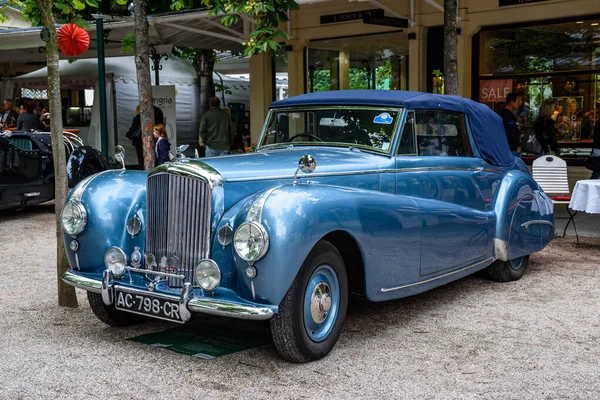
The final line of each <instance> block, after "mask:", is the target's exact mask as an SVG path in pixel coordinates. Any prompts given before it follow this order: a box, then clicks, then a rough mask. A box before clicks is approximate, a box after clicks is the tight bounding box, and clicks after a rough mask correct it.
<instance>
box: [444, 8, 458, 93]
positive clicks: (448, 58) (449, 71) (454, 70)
mask: <svg viewBox="0 0 600 400" xmlns="http://www.w3.org/2000/svg"><path fill="white" fill-rule="evenodd" d="M456 3H457V0H444V93H445V94H455V95H457V94H458V63H457V61H456V60H457V58H458V57H457V54H456V53H457V51H456V48H457V47H458V37H457V35H456V17H457V16H458V10H457V4H456Z"/></svg>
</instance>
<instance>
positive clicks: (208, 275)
mask: <svg viewBox="0 0 600 400" xmlns="http://www.w3.org/2000/svg"><path fill="white" fill-rule="evenodd" d="M196 283H197V284H198V285H199V286H200V287H201V288H202V289H204V290H208V291H209V292H210V291H213V290H215V289H216V288H217V286H219V283H221V270H220V269H219V267H218V266H217V263H215V262H214V261H213V260H202V261H200V262H199V263H198V265H197V266H196Z"/></svg>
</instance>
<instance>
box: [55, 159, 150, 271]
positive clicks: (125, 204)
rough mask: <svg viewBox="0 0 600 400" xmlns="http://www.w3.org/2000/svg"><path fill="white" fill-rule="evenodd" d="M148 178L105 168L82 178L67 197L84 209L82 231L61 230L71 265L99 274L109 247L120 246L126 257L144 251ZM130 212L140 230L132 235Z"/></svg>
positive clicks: (144, 173) (132, 172)
mask: <svg viewBox="0 0 600 400" xmlns="http://www.w3.org/2000/svg"><path fill="white" fill-rule="evenodd" d="M147 177H148V173H147V172H146V171H123V170H108V171H104V172H101V173H99V174H96V175H93V176H91V177H88V178H86V179H84V180H83V181H82V182H81V183H80V184H79V185H77V186H76V187H75V188H74V189H73V190H72V191H71V194H70V196H69V199H75V200H79V201H80V202H81V203H82V204H83V206H84V207H85V209H86V212H87V225H86V228H85V230H84V231H83V232H82V233H80V234H79V235H77V237H72V236H71V235H69V234H67V233H63V235H64V240H65V244H66V249H67V257H68V258H69V263H70V264H71V268H73V269H75V270H80V271H85V272H90V273H100V274H101V273H102V271H104V269H105V267H104V252H105V251H106V249H108V248H109V247H110V246H119V247H121V248H122V249H123V250H124V251H125V254H127V255H128V256H129V254H131V252H132V251H133V250H134V247H135V246H139V247H140V249H141V251H142V254H143V251H144V238H145V237H146V229H145V227H146V221H145V218H146V179H147ZM133 215H137V216H138V217H139V218H140V219H141V221H142V231H141V232H140V233H139V234H137V235H136V236H135V237H133V238H132V237H131V236H130V235H128V234H127V230H126V224H127V220H128V219H129V218H131V217H132V216H133ZM73 239H76V240H77V241H78V242H79V249H78V250H77V252H73V251H72V250H71V249H70V248H69V243H70V242H71V240H73ZM76 254H77V257H76Z"/></svg>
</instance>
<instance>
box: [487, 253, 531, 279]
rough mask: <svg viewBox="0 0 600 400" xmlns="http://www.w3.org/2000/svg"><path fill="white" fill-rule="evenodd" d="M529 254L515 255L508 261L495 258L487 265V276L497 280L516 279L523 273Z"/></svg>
mask: <svg viewBox="0 0 600 400" xmlns="http://www.w3.org/2000/svg"><path fill="white" fill-rule="evenodd" d="M527 264H529V256H523V257H517V258H513V259H512V260H508V261H500V260H496V261H494V262H493V263H492V265H490V266H489V267H487V273H488V276H489V277H490V278H491V279H493V280H495V281H497V282H511V281H518V280H519V279H521V277H522V276H523V274H525V269H526V268H527Z"/></svg>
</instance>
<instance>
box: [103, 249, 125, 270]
mask: <svg viewBox="0 0 600 400" xmlns="http://www.w3.org/2000/svg"><path fill="white" fill-rule="evenodd" d="M104 265H105V266H106V268H108V269H110V270H111V272H112V273H113V275H114V276H115V277H117V278H118V277H119V276H121V275H123V274H124V273H125V267H126V266H127V256H126V255H125V252H124V251H123V250H121V249H120V248H118V247H116V246H112V247H109V248H108V250H106V252H105V253H104Z"/></svg>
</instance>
